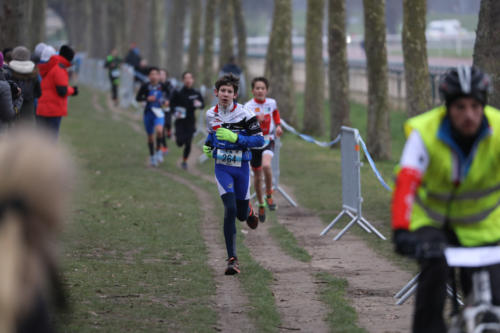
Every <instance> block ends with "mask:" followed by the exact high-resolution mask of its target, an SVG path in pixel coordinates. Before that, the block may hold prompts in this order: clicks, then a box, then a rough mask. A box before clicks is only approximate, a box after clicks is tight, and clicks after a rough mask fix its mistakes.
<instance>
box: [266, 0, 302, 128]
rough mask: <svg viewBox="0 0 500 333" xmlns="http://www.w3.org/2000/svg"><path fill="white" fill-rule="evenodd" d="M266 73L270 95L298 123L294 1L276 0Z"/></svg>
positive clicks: (294, 124) (287, 115)
mask: <svg viewBox="0 0 500 333" xmlns="http://www.w3.org/2000/svg"><path fill="white" fill-rule="evenodd" d="M265 75H266V77H267V78H268V80H269V84H270V86H269V95H270V96H272V97H273V98H274V99H276V102H277V103H278V108H279V110H280V114H281V117H282V118H284V119H285V120H286V121H287V122H288V123H290V124H291V125H293V126H296V125H297V115H296V111H295V93H294V82H293V57H292V3H291V1H290V0H275V1H274V14H273V26H272V31H271V37H270V41H269V44H268V46H267V56H266V74H265Z"/></svg>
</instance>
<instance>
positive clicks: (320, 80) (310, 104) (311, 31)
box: [304, 0, 325, 135]
mask: <svg viewBox="0 0 500 333" xmlns="http://www.w3.org/2000/svg"><path fill="white" fill-rule="evenodd" d="M324 7H325V2H324V1H323V0H308V1H307V23H306V89H305V103H304V132H306V133H310V134H316V135H321V134H322V133H323V107H324V93H325V80H324V78H325V76H324V67H325V66H324V64H323V41H322V37H323V16H324V14H323V9H324Z"/></svg>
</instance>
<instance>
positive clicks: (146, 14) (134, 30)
mask: <svg viewBox="0 0 500 333" xmlns="http://www.w3.org/2000/svg"><path fill="white" fill-rule="evenodd" d="M155 1H156V0H155ZM151 5H152V4H151V1H144V0H131V1H130V3H129V4H128V6H127V7H128V8H127V26H128V35H129V36H130V41H129V42H135V43H136V44H137V47H138V48H139V51H140V56H141V57H142V58H143V59H146V60H148V62H149V61H150V60H151V45H152V42H151V40H152V33H151Z"/></svg>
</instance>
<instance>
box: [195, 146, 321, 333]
mask: <svg viewBox="0 0 500 333" xmlns="http://www.w3.org/2000/svg"><path fill="white" fill-rule="evenodd" d="M200 154H201V151H200V149H199V148H198V147H196V146H194V145H193V148H192V153H191V156H190V159H189V161H188V162H189V169H188V171H189V172H190V173H191V174H193V175H196V176H199V177H203V178H204V179H207V175H206V174H203V173H201V172H200V171H199V170H198V169H197V168H196V166H197V157H198V156H199V155H200ZM207 180H208V181H210V182H212V183H215V181H214V178H213V177H208V179H207ZM214 191H217V189H216V187H215V184H214ZM236 223H240V222H239V221H237V222H236ZM240 226H241V228H240V230H241V229H243V230H245V231H246V236H245V245H246V246H247V247H248V248H249V250H250V253H251V255H252V257H253V258H254V259H255V260H256V261H257V262H258V263H259V264H260V265H261V266H262V267H264V268H265V269H267V270H269V271H270V272H272V273H273V277H274V283H273V284H272V286H271V289H272V292H273V294H274V298H275V303H276V306H277V309H278V311H279V313H280V317H281V322H282V323H281V327H279V328H280V330H281V331H283V332H289V331H302V332H328V331H329V328H328V326H327V324H326V322H325V321H324V318H325V316H326V314H327V311H326V308H325V306H324V304H323V303H322V302H321V301H319V300H318V296H317V284H315V283H314V279H313V277H312V275H311V266H310V265H309V264H306V263H303V262H300V261H298V260H295V259H294V258H291V257H290V256H288V255H287V254H285V253H284V252H283V251H282V250H281V248H280V246H279V245H278V244H276V242H275V241H274V240H273V239H272V238H271V236H270V234H269V231H268V228H269V223H267V224H266V223H263V224H262V223H260V224H259V227H258V228H257V230H250V229H249V228H248V227H246V225H245V224H244V223H240ZM219 232H220V233H222V232H221V231H219ZM242 266H243V267H242V268H243V269H244V263H243V265H242ZM244 273H245V272H244V271H243V272H242V274H244Z"/></svg>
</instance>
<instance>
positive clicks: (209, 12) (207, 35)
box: [202, 0, 217, 101]
mask: <svg viewBox="0 0 500 333" xmlns="http://www.w3.org/2000/svg"><path fill="white" fill-rule="evenodd" d="M216 9H217V0H207V3H206V5H205V26H204V29H203V31H204V33H203V67H202V82H203V85H204V86H205V87H206V88H207V90H206V94H205V96H204V98H205V101H209V100H210V98H209V96H212V95H213V92H212V87H213V85H214V82H213V80H214V35H215V24H214V17H215V12H216Z"/></svg>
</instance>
